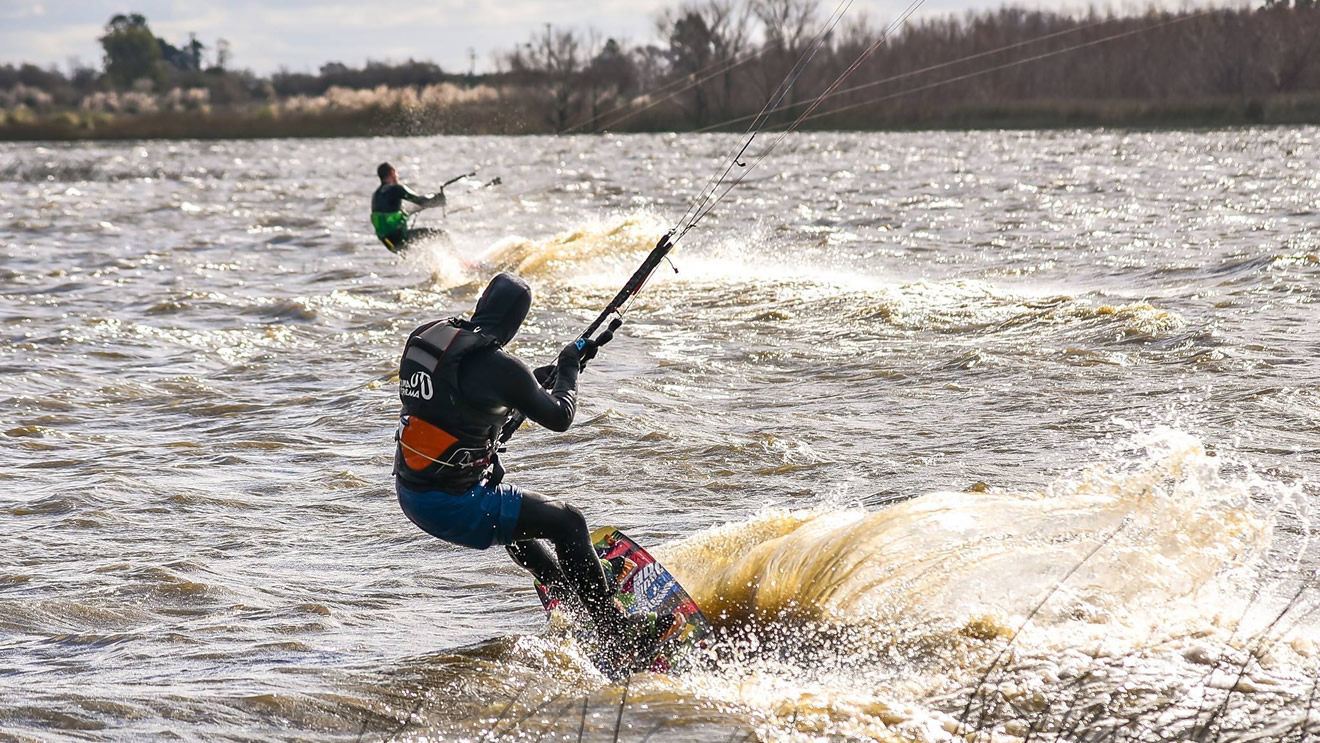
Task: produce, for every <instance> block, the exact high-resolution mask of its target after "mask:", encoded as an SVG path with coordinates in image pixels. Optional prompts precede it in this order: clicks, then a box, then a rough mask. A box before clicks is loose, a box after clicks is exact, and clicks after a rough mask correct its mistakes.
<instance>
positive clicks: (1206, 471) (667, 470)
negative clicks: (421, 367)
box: [0, 129, 1320, 741]
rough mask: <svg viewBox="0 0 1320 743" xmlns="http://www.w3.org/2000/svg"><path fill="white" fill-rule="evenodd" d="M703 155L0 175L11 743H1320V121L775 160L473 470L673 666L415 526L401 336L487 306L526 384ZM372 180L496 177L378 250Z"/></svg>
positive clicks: (35, 166) (454, 152)
mask: <svg viewBox="0 0 1320 743" xmlns="http://www.w3.org/2000/svg"><path fill="white" fill-rule="evenodd" d="M731 142H732V140H731V139H728V138H725V137H720V136H630V137H574V138H520V139H496V138H475V139H473V138H435V139H401V140H389V139H374V140H332V141H296V142H286V141H275V142H221V143H160V142H146V143H125V144H113V145H68V146H50V147H35V146H31V145H0V256H3V257H2V258H0V440H2V441H3V448H0V739H6V740H142V739H182V740H199V741H212V740H298V741H304V740H359V739H360V740H370V741H379V740H416V741H421V740H458V739H469V740H476V739H484V740H496V739H498V740H511V741H512V740H517V741H534V740H578V739H579V737H580V738H581V739H582V740H590V741H597V740H611V739H613V738H614V737H615V736H616V735H617V738H618V740H621V741H643V740H648V739H649V740H657V741H658V740H668V741H688V740H700V741H733V740H746V739H759V740H793V741H817V740H828V741H835V740H860V739H879V740H892V741H958V740H973V739H974V740H982V741H983V740H991V739H993V740H997V741H1012V740H1026V739H1030V740H1061V741H1094V740H1131V741H1156V740H1161V741H1163V740H1225V741H1228V740H1241V741H1248V740H1250V741H1291V740H1301V739H1305V738H1306V737H1307V735H1308V734H1309V735H1311V736H1315V735H1320V688H1318V687H1317V678H1318V673H1320V646H1318V645H1317V642H1318V641H1320V632H1318V631H1317V624H1318V623H1320V620H1318V619H1317V615H1316V609H1317V608H1318V607H1320V594H1317V588H1316V587H1315V585H1314V584H1313V582H1312V580H1313V578H1314V576H1315V573H1316V570H1317V568H1318V567H1320V554H1317V548H1316V546H1315V545H1314V544H1313V540H1312V539H1311V536H1310V535H1311V531H1312V530H1313V529H1314V527H1315V526H1316V522H1317V516H1316V515H1315V514H1314V513H1313V512H1312V510H1313V504H1315V503H1316V501H1317V497H1320V491H1318V490H1317V487H1316V484H1315V480H1316V474H1317V470H1318V467H1320V443H1317V442H1318V440H1320V439H1318V438H1317V433H1320V373H1318V372H1317V355H1318V354H1320V333H1318V332H1317V330H1316V324H1317V321H1320V312H1318V311H1317V310H1318V306H1320V237H1317V235H1318V232H1317V225H1318V224H1320V218H1318V216H1320V130H1316V129H1253V130H1234V131H1222V132H1197V133H1176V132H1174V133H1155V134H1151V133H1129V132H1055V133H1013V132H1006V133H993V132H992V133H969V134H949V133H939V134H930V133H922V134H918V133H914V134H875V135H865V134H859V135H852V134H849V135H830V134H815V135H804V136H797V137H795V138H794V139H792V140H790V141H789V142H788V143H787V145H786V146H785V147H784V148H782V149H781V150H778V151H777V152H776V153H775V154H774V155H772V156H771V157H770V158H768V159H767V160H766V161H765V163H764V164H763V165H762V167H761V168H760V169H759V170H757V171H754V172H753V174H752V177H751V178H749V180H748V182H747V183H746V184H744V186H743V187H742V188H740V189H739V190H737V191H735V192H734V193H733V194H732V195H731V196H730V197H729V199H727V200H726V201H725V202H723V203H722V204H721V205H720V206H719V208H718V209H717V211H716V212H715V214H714V215H713V216H712V217H711V218H710V219H709V220H707V221H706V222H704V223H703V225H702V227H700V228H699V229H698V230H696V231H694V232H693V233H691V234H690V235H689V236H688V237H687V238H686V239H685V240H684V241H683V242H682V243H680V247H679V250H678V251H677V252H676V253H675V255H674V258H675V263H676V264H677V267H678V269H679V273H677V274H673V273H669V272H668V269H665V270H664V271H662V272H661V273H659V274H657V276H656V278H655V279H654V280H653V283H652V284H651V285H650V286H649V287H648V289H647V291H646V292H645V293H644V294H643V295H642V296H641V297H640V298H639V299H638V301H637V302H636V303H635V305H634V306H633V308H632V310H631V312H630V313H629V321H628V323H627V324H626V325H625V327H624V330H623V331H622V334H621V336H620V338H619V339H618V340H617V341H616V342H615V343H614V344H613V345H611V346H609V347H607V349H606V350H605V351H604V352H603V353H602V356H601V358H600V359H599V360H598V361H597V362H596V363H595V364H594V366H593V367H592V368H591V369H590V370H589V372H588V373H587V374H586V375H584V377H583V383H582V399H583V408H582V410H581V412H580V415H579V419H578V422H577V424H576V425H575V427H574V428H573V429H572V430H570V431H569V432H568V433H567V434H562V435H556V434H552V433H549V432H545V431H532V430H528V431H524V432H523V433H522V434H520V435H519V436H518V437H517V438H516V439H515V440H514V443H515V446H514V447H513V450H512V451H511V452H510V453H509V455H508V456H507V459H508V462H509V464H510V465H511V473H510V478H511V479H512V481H514V482H517V483H520V484H522V485H524V486H525V487H528V488H531V489H534V490H538V491H541V492H544V493H549V494H555V495H559V496H562V497H565V498H569V499H571V500H572V501H573V502H574V503H576V504H578V505H579V506H581V507H582V508H583V509H584V510H585V511H586V512H587V514H588V517H589V520H590V521H591V522H592V524H593V525H601V524H606V523H610V524H614V525H616V526H618V527H620V528H622V529H624V530H625V531H627V532H629V533H631V534H632V535H634V536H635V537H636V538H638V539H639V540H640V541H642V542H643V543H645V544H649V545H654V546H655V547H656V551H657V553H658V554H659V555H660V556H661V557H662V559H664V560H665V561H666V563H667V564H669V565H670V566H671V567H672V569H673V570H674V572H675V573H676V574H677V575H678V576H679V578H680V580H682V581H683V582H684V583H685V584H686V585H687V586H688V587H689V588H690V589H691V590H692V592H693V594H694V595H695V596H696V598H697V599H698V601H699V603H701V604H702V605H703V606H704V607H705V608H706V610H707V613H708V614H709V615H710V616H711V618H712V619H713V620H714V621H715V622H716V624H718V625H719V626H720V627H721V628H722V630H723V638H722V640H721V641H720V642H719V643H717V645H716V647H715V648H713V650H712V658H711V659H710V660H709V662H708V663H705V664H702V665H699V666H698V667H696V668H694V669H692V670H690V671H688V672H686V673H684V674H681V675H678V676H676V677H653V676H640V677H636V678H634V679H632V680H631V681H630V682H629V683H628V685H627V687H626V689H625V687H624V686H622V685H615V684H610V683H608V682H606V681H605V680H604V679H602V678H601V677H599V676H598V675H597V674H595V673H594V672H593V671H592V670H591V669H590V667H589V665H587V664H586V663H585V662H584V661H583V660H582V658H581V657H580V656H579V655H578V654H577V653H576V651H575V649H574V647H573V646H572V644H571V643H570V641H569V640H568V639H566V634H565V632H564V629H563V628H562V627H557V626H547V624H546V622H545V619H544V616H543V614H542V612H541V610H540V608H539V605H538V603H537V601H536V598H535V595H534V593H533V592H532V590H531V588H530V585H529V582H528V580H527V579H526V577H525V576H524V575H522V574H520V572H519V570H518V569H516V568H515V566H514V565H513V564H512V563H511V562H510V561H509V560H508V559H507V557H506V556H505V555H504V553H503V551H502V550H491V551H488V552H485V553H479V552H473V551H468V550H463V549H460V548H455V547H450V546H448V545H446V544H444V543H442V542H439V541H437V540H435V539H432V538H430V537H428V536H427V535H425V534H423V533H422V532H420V531H418V530H416V529H415V528H414V527H413V526H412V525H411V524H409V523H408V522H407V520H406V519H405V518H404V517H403V515H402V514H401V513H400V512H399V510H398V507H397V505H396V503H395V501H394V499H393V495H392V489H391V482H390V476H389V469H390V457H391V446H392V444H391V434H392V431H393V428H394V415H395V411H396V397H395V395H396V387H395V379H394V370H395V364H396V361H397V354H398V351H399V348H400V345H401V341H402V339H403V338H404V337H405V335H406V333H407V332H408V331H409V330H410V329H412V328H413V327H414V326H416V325H417V324H420V323H421V322H423V321H426V320H429V319H433V318H436V317H440V316H446V315H449V314H453V313H457V312H465V311H468V310H469V309H470V307H471V304H472V302H473V301H474V300H475V297H476V293H477V292H478V291H479V289H480V287H481V286H482V285H483V284H484V281H485V279H486V278H487V277H488V275H489V273H490V272H491V271H493V270H495V269H496V268H504V269H512V270H518V271H520V272H521V273H523V275H525V276H526V277H527V278H528V279H529V280H530V281H531V282H532V284H533V286H534V288H535V290H536V292H537V300H536V303H535V305H534V308H533V312H532V315H531V317H530V319H529V323H528V325H527V326H526V328H525V330H524V333H523V335H521V336H520V338H519V339H518V341H517V342H516V344H515V346H514V348H515V350H516V351H517V352H518V353H519V354H521V355H524V356H525V357H526V358H528V359H529V360H532V361H537V360H543V359H547V358H549V357H550V356H551V355H552V354H553V353H554V352H555V351H556V350H557V349H558V348H559V347H560V346H561V345H562V344H563V343H564V342H565V341H566V340H567V339H568V338H570V337H571V336H572V335H573V334H574V333H575V332H577V330H578V329H580V327H581V326H582V325H583V324H584V322H585V321H586V320H588V319H590V318H591V317H593V316H594V315H595V313H596V312H597V311H598V309H599V307H600V306H602V305H603V303H604V302H605V301H606V300H607V299H608V298H609V297H610V296H612V295H613V293H614V292H615V291H616V290H617V287H618V286H619V285H620V284H621V282H622V281H623V279H624V278H626V277H627V275H628V274H629V273H630V272H631V270H632V268H633V266H634V264H635V263H636V262H637V261H638V260H640V258H641V256H642V255H643V254H644V252H645V251H646V250H647V249H648V248H649V247H650V246H651V245H652V244H653V243H654V242H655V240H656V238H657V237H658V236H659V234H660V233H661V232H663V230H664V229H665V228H666V227H667V226H668V225H669V223H670V222H672V221H673V220H674V219H675V218H676V217H677V215H678V214H680V213H681V212H682V211H683V209H684V208H685V207H686V204H687V201H688V199H690V198H691V197H692V196H693V195H694V194H695V193H696V192H697V191H698V189H699V188H700V187H701V185H702V183H704V182H705V179H706V178H707V177H708V176H709V175H710V174H711V173H712V172H714V170H715V169H716V167H717V166H718V165H719V161H720V157H721V155H722V154H723V152H724V150H725V148H726V147H727V146H728V145H729V144H730V143H731ZM382 159H391V160H394V161H396V163H397V164H398V165H400V167H401V169H402V170H403V175H404V179H405V181H406V182H410V183H412V184H414V185H416V186H418V187H420V188H425V187H426V186H427V184H430V183H437V182H439V181H441V180H442V179H444V178H447V177H449V176H451V175H454V174H456V173H459V172H462V171H464V170H466V169H468V168H469V167H471V166H473V165H480V166H482V168H483V171H482V175H483V176H484V179H489V178H491V177H494V176H497V175H498V176H500V177H501V178H502V179H503V181H504V184H503V185H501V186H498V187H493V188H487V189H481V188H478V186H479V185H480V183H481V182H480V181H473V182H471V183H462V184H458V185H456V186H454V187H451V189H450V214H449V216H448V219H447V222H446V225H447V227H448V228H449V229H450V231H451V233H452V236H453V244H452V246H448V247H445V246H437V247H435V248H433V249H431V250H423V251H418V252H417V254H415V255H413V256H410V257H409V258H408V259H406V260H402V259H399V258H397V257H395V256H392V255H390V254H389V253H387V252H386V251H385V250H384V249H382V248H381V247H380V246H379V245H378V244H376V243H375V242H374V240H373V239H372V238H371V236H370V235H369V234H368V231H367V227H368V226H367V224H366V213H365V212H366V202H367V195H368V194H369V192H370V191H371V190H372V188H373V187H374V183H373V180H374V178H373V176H372V172H373V170H374V166H375V164H376V163H377V162H378V161H380V160H382ZM424 221H425V222H426V223H429V224H432V225H435V224H437V223H438V222H439V217H438V216H428V217H426V218H425V220H424ZM466 264H475V266H476V267H475V268H472V269H467V268H465V267H464V266H465V265H466ZM625 694H626V699H625V698H624V696H625ZM1308 726H1309V727H1308ZM1308 730H1309V733H1308V732H1307V731H1308ZM978 731H979V733H980V736H979V737H977V735H976V733H977V732H978ZM991 733H993V734H994V736H995V737H993V738H990V737H987V735H989V734H991Z"/></svg>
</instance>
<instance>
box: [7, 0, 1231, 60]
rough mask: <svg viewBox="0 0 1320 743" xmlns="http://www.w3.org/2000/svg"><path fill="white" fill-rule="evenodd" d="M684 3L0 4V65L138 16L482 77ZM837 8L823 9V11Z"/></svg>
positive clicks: (279, 52) (179, 38) (1122, 3)
mask: <svg viewBox="0 0 1320 743" xmlns="http://www.w3.org/2000/svg"><path fill="white" fill-rule="evenodd" d="M913 1H914V0H853V4H852V6H851V7H850V9H849V10H848V16H849V17H857V16H859V15H863V14H865V15H866V16H868V17H869V18H870V19H871V20H872V22H873V23H875V24H876V25H879V24H880V23H882V22H883V23H887V22H888V21H890V20H892V19H894V18H896V17H898V16H899V15H900V14H902V12H903V11H904V10H905V9H906V8H908V7H909V5H910V4H911V3H912V2H913ZM1209 1H1214V0H1097V2H1096V3H1095V4H1096V5H1098V6H1099V7H1101V8H1111V7H1113V8H1118V9H1124V8H1128V9H1136V8H1141V7H1146V6H1148V5H1150V4H1152V2H1153V3H1154V4H1156V5H1163V6H1168V7H1187V6H1203V5H1205V4H1207V2H1209ZM680 2H681V0H406V1H405V2H397V3H380V2H363V0H208V1H206V2H197V0H129V1H128V2H127V3H125V2H124V0H0V64H6V63H8V64H19V63H22V62H31V63H34V64H38V65H40V66H42V67H49V66H51V65H55V66H57V67H59V68H60V69H63V70H66V71H67V69H68V68H69V65H70V62H71V61H73V60H75V59H76V60H77V61H79V62H81V63H82V64H84V65H89V66H93V67H96V68H98V69H99V68H100V67H101V56H102V55H101V47H100V44H99V42H98V41H97V38H98V37H100V36H101V35H102V34H103V33H104V27H105V23H106V21H108V20H109V19H110V17H111V16H113V15H115V14H116V13H141V14H142V15H144V16H146V18H147V22H148V23H149V24H150V26H151V30H152V31H153V32H154V33H155V34H156V36H159V37H160V38H162V39H164V40H166V41H168V42H170V43H172V44H174V45H176V46H180V45H182V44H183V43H185V42H186V41H187V40H188V34H189V33H196V34H197V37H198V39H199V40H200V41H201V42H202V43H203V44H206V45H207V47H208V50H207V55H208V56H209V55H210V54H211V53H213V52H214V47H215V40H216V39H218V38H222V39H226V40H227V41H228V42H229V44H230V56H231V62H230V65H229V66H230V67H231V68H247V69H251V70H253V71H254V72H257V73H259V74H263V75H264V74H269V73H271V72H276V71H278V70H280V69H288V70H291V71H294V72H315V71H317V70H318V69H319V68H320V66H321V65H322V64H324V63H326V62H332V61H333V62H342V63H344V64H346V65H349V66H351V67H359V66H361V65H362V64H363V63H365V62H366V61H367V60H368V59H371V60H378V61H390V62H402V61H404V60H407V59H409V58H412V59H417V60H425V61H431V62H435V63H437V64H439V65H440V66H441V67H442V68H444V69H445V70H447V71H451V72H467V71H468V70H469V68H470V67H472V66H473V62H472V58H471V56H470V55H475V68H476V71H477V72H481V71H483V70H488V69H490V68H491V66H492V59H493V58H494V55H495V54H497V53H498V52H501V51H505V50H508V49H511V48H513V47H514V46H515V45H517V44H518V43H521V42H524V41H526V40H528V39H529V38H530V37H531V35H532V33H534V32H535V31H537V30H540V29H542V28H543V27H544V24H545V23H553V24H555V25H556V26H574V27H577V28H580V29H585V28H587V27H588V26H591V27H594V28H596V29H599V30H600V31H601V32H602V34H604V36H606V37H614V38H616V39H619V40H620V41H626V42H631V43H644V42H648V41H652V40H653V39H654V38H655V18H656V16H657V15H658V14H659V13H660V12H661V11H662V10H664V9H667V8H673V7H677V6H678V5H679V3H680ZM1005 4H1008V3H1007V2H1006V1H1005V0H924V2H923V3H922V4H921V6H920V8H919V10H918V15H927V16H930V15H936V16H943V15H948V14H950V13H962V12H965V11H968V10H991V9H995V8H999V7H1001V6H1003V5H1005ZM1012 4H1014V5H1017V6H1022V7H1031V8H1051V9H1056V10H1079V9H1083V8H1086V7H1089V6H1090V5H1091V4H1092V3H1090V2H1087V1H1086V0H1013V2H1012ZM834 5H835V3H834V2H832V0H821V6H822V8H823V9H824V12H825V13H828V10H829V9H831V8H833V7H834Z"/></svg>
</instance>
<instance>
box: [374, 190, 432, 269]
mask: <svg viewBox="0 0 1320 743" xmlns="http://www.w3.org/2000/svg"><path fill="white" fill-rule="evenodd" d="M405 200H406V201H411V202H412V203H414V204H418V205H422V206H424V205H426V204H427V203H428V201H429V199H428V198H427V197H425V196H422V195H421V194H418V193H415V192H414V191H413V190H412V189H410V188H408V187H407V186H405V185H403V184H402V183H382V184H381V185H380V188H378V189H376V192H375V193H373V194H372V195H371V226H372V227H374V228H375V230H376V237H378V238H380V241H381V242H382V243H384V244H385V247H387V248H389V249H390V250H391V251H392V252H395V253H397V252H399V251H400V250H402V249H403V247H404V244H405V243H407V242H408V240H409V239H410V238H416V237H422V236H424V234H425V235H431V234H434V233H436V232H437V230H409V229H408V215H407V214H405V213H404V211H403V202H404V201H405ZM423 233H424V234H423Z"/></svg>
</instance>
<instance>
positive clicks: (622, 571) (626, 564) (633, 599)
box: [536, 526, 711, 679]
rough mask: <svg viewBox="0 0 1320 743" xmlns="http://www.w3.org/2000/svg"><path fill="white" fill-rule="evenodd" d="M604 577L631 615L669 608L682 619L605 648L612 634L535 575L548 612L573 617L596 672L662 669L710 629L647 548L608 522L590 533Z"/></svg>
mask: <svg viewBox="0 0 1320 743" xmlns="http://www.w3.org/2000/svg"><path fill="white" fill-rule="evenodd" d="M591 541H592V543H593V544H594V545H595V547H596V554H597V556H599V557H600V559H601V563H602V567H604V568H605V578H606V580H608V581H609V583H610V584H611V585H612V586H614V588H615V591H616V592H617V596H618V599H619V602H620V603H621V604H622V605H623V606H624V608H626V609H627V610H628V613H629V614H631V615H644V614H646V613H647V612H655V613H656V614H658V615H661V616H663V615H666V614H671V613H672V614H674V615H675V617H676V618H681V619H682V623H678V622H675V623H674V626H672V627H670V628H669V630H668V631H667V632H665V633H664V634H663V635H662V636H661V637H660V638H659V640H658V641H657V642H656V643H655V644H654V645H653V646H651V647H648V648H641V649H634V650H630V651H629V652H628V654H627V656H626V657H623V658H619V657H618V654H617V653H609V652H607V651H606V646H607V645H608V643H609V642H610V640H611V639H613V638H602V637H599V636H598V635H597V633H596V629H595V626H594V624H593V623H592V621H591V619H590V617H588V616H587V614H586V612H585V611H582V610H580V609H575V606H579V604H578V602H577V601H569V600H567V598H566V597H561V596H558V595H556V593H555V592H553V591H552V590H551V589H550V588H549V587H548V586H546V585H544V584H542V583H541V582H540V581H536V594H537V596H539V597H540V598H541V604H542V605H543V606H544V607H545V610H546V613H547V614H549V613H551V612H554V611H556V610H562V611H564V612H566V613H567V614H568V615H569V616H570V618H571V619H572V621H573V634H574V636H575V637H577V639H578V641H579V642H580V643H581V644H582V646H583V647H584V648H586V649H587V651H588V654H589V655H590V657H591V661H592V662H593V663H594V664H595V665H596V667H597V668H599V669H600V671H601V673H603V674H605V675H606V676H608V677H610V678H612V679H619V678H623V677H624V676H626V675H627V674H629V673H636V672H641V671H650V672H653V673H667V672H669V671H670V670H672V669H673V668H674V667H675V665H676V664H677V663H679V662H680V660H681V659H682V658H683V657H684V656H685V655H688V654H689V653H691V652H692V651H693V650H696V649H700V648H704V647H705V646H706V642H707V639H708V638H709V637H710V635H711V626H710V622H708V621H706V617H705V615H703V614H702V613H701V609H700V608H698V607H697V603H696V602H695V601H693V600H692V597H691V596H689V595H688V593H687V591H685V590H683V587H682V586H680V585H679V584H678V580H677V579H675V578H674V576H673V575H671V574H670V572H669V571H668V570H666V569H665V568H664V566H663V565H661V564H660V563H659V561H657V560H656V559H655V558H654V557H652V556H651V554H650V553H649V552H647V551H646V550H644V549H642V548H641V546H640V545H638V544H637V543H636V542H634V541H633V540H632V539H630V538H629V537H628V536H627V535H625V534H624V533H623V532H621V531H619V530H618V529H615V528H614V527H612V526H605V527H601V528H599V529H597V530H596V531H594V532H592V533H591Z"/></svg>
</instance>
